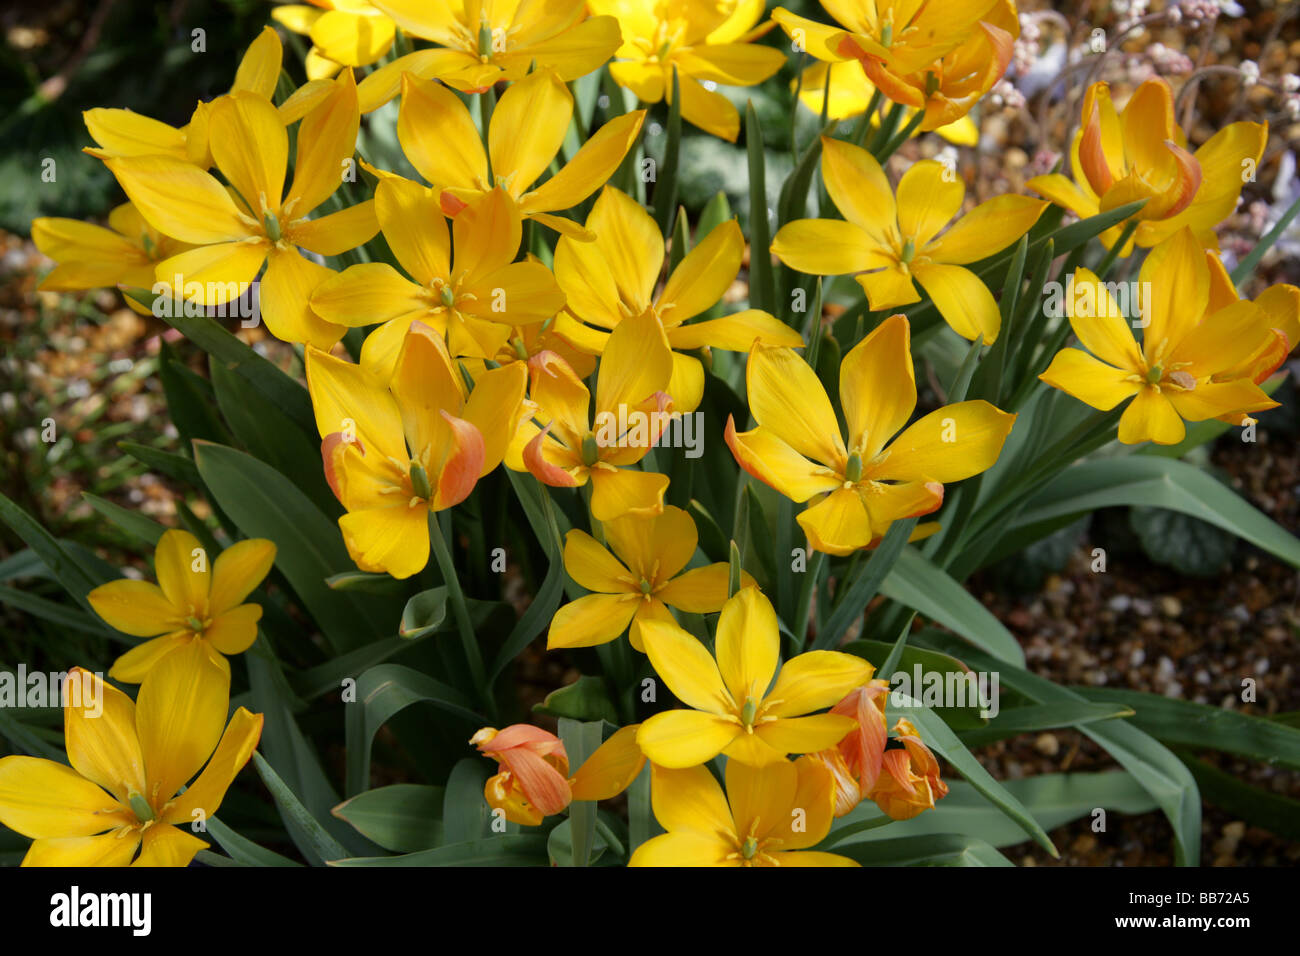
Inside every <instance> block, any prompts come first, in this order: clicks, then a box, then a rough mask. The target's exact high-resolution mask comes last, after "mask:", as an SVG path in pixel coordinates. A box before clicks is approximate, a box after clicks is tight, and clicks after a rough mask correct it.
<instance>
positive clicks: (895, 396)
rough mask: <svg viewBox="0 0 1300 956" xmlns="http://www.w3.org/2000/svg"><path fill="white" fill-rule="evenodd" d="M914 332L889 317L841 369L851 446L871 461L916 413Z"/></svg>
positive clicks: (901, 320)
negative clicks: (913, 359)
mask: <svg viewBox="0 0 1300 956" xmlns="http://www.w3.org/2000/svg"><path fill="white" fill-rule="evenodd" d="M911 341H912V332H911V326H910V325H909V324H908V322H907V319H906V318H904V317H903V316H901V315H893V316H890V317H889V318H887V319H885V321H884V322H882V323H881V324H880V325H879V326H878V327H877V328H876V329H875V331H873V332H872V333H871V334H870V335H868V336H867V337H866V338H865V339H863V340H862V341H861V342H859V343H858V344H857V345H855V346H854V347H853V349H852V350H851V351H850V352H849V354H848V355H846V356H844V361H843V362H842V363H841V365H840V405H841V406H842V407H843V409H844V419H845V423H846V424H847V425H848V430H849V445H850V447H851V448H852V450H854V451H857V452H858V453H859V454H860V455H861V456H862V458H863V460H864V461H870V460H871V459H872V458H874V457H875V456H876V454H877V453H878V452H879V451H880V449H882V448H883V447H884V446H885V443H886V442H887V441H889V439H890V438H892V437H893V436H894V435H896V434H897V433H898V430H899V429H900V428H902V427H903V426H904V425H906V424H907V420H908V419H909V418H911V416H912V411H913V410H914V409H915V408H916V374H915V371H914V370H913V368H912V352H911V348H912V346H911Z"/></svg>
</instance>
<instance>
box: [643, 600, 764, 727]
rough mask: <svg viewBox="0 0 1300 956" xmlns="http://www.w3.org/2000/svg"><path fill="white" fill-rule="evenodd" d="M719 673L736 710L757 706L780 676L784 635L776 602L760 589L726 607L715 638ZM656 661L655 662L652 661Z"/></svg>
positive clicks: (719, 619) (731, 602)
mask: <svg viewBox="0 0 1300 956" xmlns="http://www.w3.org/2000/svg"><path fill="white" fill-rule="evenodd" d="M714 641H715V648H716V650H715V653H716V654H717V670H718V673H720V674H721V675H722V680H723V682H724V683H725V684H726V685H727V690H728V691H729V692H730V694H731V699H732V700H733V701H734V702H735V704H736V706H738V707H740V706H743V705H744V703H745V701H747V700H753V702H754V703H755V704H756V705H757V704H758V703H759V702H760V701H761V700H762V699H763V695H764V694H765V693H766V692H767V688H768V685H769V684H771V683H772V677H773V675H774V674H776V667H777V660H778V659H779V658H780V656H781V635H780V628H779V626H778V624H777V620H776V611H775V610H773V608H772V602H771V601H769V600H768V599H767V598H765V597H763V595H762V594H761V593H760V592H759V590H758V588H741V589H740V590H739V591H737V592H736V593H735V595H734V596H732V597H731V598H729V599H728V600H727V602H726V603H725V604H724V605H723V606H722V614H721V615H720V616H719V617H718V629H717V634H716V636H715V638H714ZM652 661H653V658H652Z"/></svg>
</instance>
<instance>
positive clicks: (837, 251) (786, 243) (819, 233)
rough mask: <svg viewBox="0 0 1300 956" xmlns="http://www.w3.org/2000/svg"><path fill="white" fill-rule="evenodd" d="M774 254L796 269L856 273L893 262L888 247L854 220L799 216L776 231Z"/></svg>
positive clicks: (824, 273)
mask: <svg viewBox="0 0 1300 956" xmlns="http://www.w3.org/2000/svg"><path fill="white" fill-rule="evenodd" d="M772 253H773V255H775V256H776V257H777V258H778V259H780V260H781V261H782V262H783V263H785V264H786V265H787V266H789V267H790V268H791V269H794V270H795V271H796V272H804V273H807V274H808V275H817V276H837V275H854V274H856V273H859V272H863V271H865V270H867V269H878V268H881V267H882V266H887V265H889V264H890V263H892V261H893V259H892V258H891V257H890V256H889V254H888V250H887V249H886V247H885V246H883V245H880V244H879V243H878V242H877V240H876V237H875V236H873V235H872V233H870V232H868V231H867V230H865V229H863V228H862V227H861V226H859V225H857V224H856V223H853V222H844V221H842V220H838V219H796V220H795V221H794V222H788V223H786V224H785V225H784V226H782V227H781V228H780V229H778V230H777V233H776V236H775V238H773V240H772Z"/></svg>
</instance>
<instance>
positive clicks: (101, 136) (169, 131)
mask: <svg viewBox="0 0 1300 956" xmlns="http://www.w3.org/2000/svg"><path fill="white" fill-rule="evenodd" d="M283 59H284V50H283V48H282V47H281V45H280V37H279V36H278V35H277V34H276V32H275V30H274V28H272V27H263V28H262V32H261V33H259V34H258V36H257V39H256V40H254V41H253V42H252V43H250V44H249V46H248V50H247V51H245V53H244V57H243V59H241V60H240V61H239V67H238V69H236V71H235V82H234V83H232V84H231V85H230V92H231V93H238V92H241V91H245V92H249V93H252V94H255V95H256V96H258V97H260V98H261V99H263V100H266V101H267V102H268V103H269V102H270V101H271V95H272V94H273V93H274V92H275V85H276V83H278V82H279V80H280V63H281V61H282V60H283ZM223 98H224V97H217V98H216V99H215V100H212V101H211V102H209V103H199V105H198V106H196V107H195V108H194V113H193V115H192V116H191V117H190V121H189V123H187V124H186V125H185V126H183V127H181V128H180V129H177V128H176V127H174V126H168V125H167V124H166V123H163V122H161V121H160V120H156V119H150V118H149V117H148V116H141V115H140V114H139V113H133V112H132V111H131V110H126V109H108V108H102V107H101V108H96V109H93V110H86V111H85V112H84V113H83V114H82V118H83V119H84V120H85V122H86V129H87V130H89V131H90V135H91V136H92V137H93V138H94V140H95V142H96V143H98V144H99V147H98V148H92V147H88V148H87V149H86V152H87V153H89V154H90V155H92V156H98V157H99V158H100V159H107V158H108V157H110V156H150V155H162V156H170V157H172V158H173V159H177V160H182V161H187V162H190V163H193V164H195V165H196V166H201V167H202V168H203V169H208V168H209V167H210V166H211V165H212V149H211V146H210V144H209V131H208V123H209V118H210V116H211V110H212V107H213V106H214V105H216V104H217V103H218V102H220V101H221V100H222V99H223Z"/></svg>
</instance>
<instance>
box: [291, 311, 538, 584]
mask: <svg viewBox="0 0 1300 956" xmlns="http://www.w3.org/2000/svg"><path fill="white" fill-rule="evenodd" d="M306 364H307V388H308V391H309V392H310V393H311V401H312V406H313V408H314V409H315V412H316V426H317V428H318V429H319V431H320V434H321V438H322V439H323V441H322V443H321V456H322V458H323V459H324V462H325V477H326V479H327V480H328V481H329V485H330V488H331V489H333V491H334V494H335V496H336V497H337V498H338V499H339V501H340V502H341V503H342V505H343V507H344V508H345V509H347V514H345V515H344V516H343V517H341V518H340V519H339V528H340V530H342V532H343V541H344V543H345V544H346V545H347V549H348V554H349V555H351V556H352V560H353V561H355V562H356V564H357V567H359V568H360V569H361V570H363V571H372V572H387V573H388V574H391V575H392V576H393V577H395V578H409V577H410V576H411V575H413V574H415V573H417V572H419V571H420V570H422V569H423V568H424V566H425V565H426V564H428V563H429V526H428V515H429V513H430V512H436V511H442V510H443V509H445V508H450V507H451V506H452V505H455V504H459V503H460V502H462V501H464V500H465V499H466V498H467V497H469V493H470V492H471V491H473V490H474V485H475V484H476V483H477V482H478V480H479V478H481V477H482V476H483V475H486V474H487V473H488V472H490V471H491V470H492V469H493V468H495V467H496V466H497V465H498V464H500V462H501V458H502V456H503V455H504V454H505V449H506V443H507V442H508V441H509V439H510V436H511V435H513V434H514V432H515V430H516V428H517V427H518V425H519V415H520V406H521V404H522V402H523V397H524V385H525V380H526V378H527V375H526V373H525V371H524V368H523V366H522V365H521V364H519V363H517V362H516V363H514V364H512V365H507V366H503V367H502V368H499V369H492V370H490V371H486V372H484V373H483V374H482V375H480V376H479V377H478V379H477V380H476V381H475V383H474V388H473V390H471V391H470V392H469V394H468V395H467V394H466V393H465V386H464V383H463V381H462V379H461V376H460V375H459V374H458V373H457V371H456V370H455V368H454V367H453V366H452V360H451V357H450V356H449V355H448V354H447V347H446V345H445V344H444V343H443V340H442V338H441V336H439V335H438V333H437V332H435V331H434V330H433V329H431V328H429V327H428V326H427V325H424V324H423V323H421V322H412V323H411V324H410V329H409V331H408V332H407V334H406V339H405V340H404V342H403V343H402V348H401V351H400V353H399V354H398V357H397V362H396V365H395V367H394V370H393V375H392V380H391V382H387V383H386V382H385V381H384V380H383V379H380V378H378V377H377V376H376V375H374V374H373V373H372V372H369V371H367V370H366V369H365V368H363V367H362V366H360V365H354V364H352V363H351V362H345V361H343V360H342V359H337V358H334V357H333V356H331V355H329V354H327V353H325V352H322V351H320V350H319V349H315V348H310V347H309V348H308V349H307V363H306Z"/></svg>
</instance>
